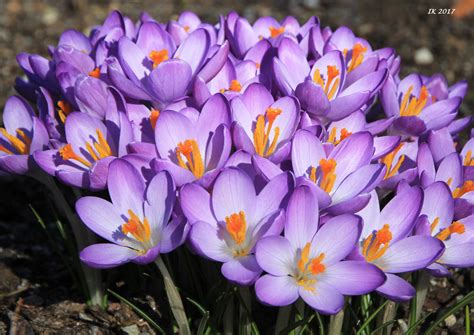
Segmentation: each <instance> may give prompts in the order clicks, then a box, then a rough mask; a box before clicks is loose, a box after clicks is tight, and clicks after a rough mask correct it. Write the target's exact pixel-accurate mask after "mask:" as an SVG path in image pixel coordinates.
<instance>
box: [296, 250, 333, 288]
mask: <svg viewBox="0 0 474 335" xmlns="http://www.w3.org/2000/svg"><path fill="white" fill-rule="evenodd" d="M310 250H311V243H306V244H305V246H304V247H303V249H302V250H301V255H300V259H299V260H298V262H297V263H296V266H297V268H298V272H299V273H298V274H297V275H296V280H297V284H298V285H300V286H302V287H303V288H304V289H306V290H309V291H314V286H313V284H314V283H315V282H316V279H315V278H314V277H312V276H315V275H318V274H320V273H323V272H324V271H325V270H326V266H325V265H324V264H323V260H324V258H325V257H326V255H325V254H324V253H323V252H322V253H320V254H319V256H317V257H314V258H311V259H310V258H309V253H310Z"/></svg>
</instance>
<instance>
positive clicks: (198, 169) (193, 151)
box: [176, 140, 204, 178]
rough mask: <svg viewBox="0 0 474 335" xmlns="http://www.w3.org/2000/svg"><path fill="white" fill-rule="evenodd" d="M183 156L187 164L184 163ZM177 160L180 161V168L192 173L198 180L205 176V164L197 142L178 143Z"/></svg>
mask: <svg viewBox="0 0 474 335" xmlns="http://www.w3.org/2000/svg"><path fill="white" fill-rule="evenodd" d="M181 155H183V156H184V158H186V160H187V163H185V162H184V160H183V157H181ZM176 158H177V159H178V164H179V166H181V167H182V168H184V169H186V170H189V171H191V172H192V174H193V175H194V176H195V177H196V178H201V177H202V175H203V174H204V163H203V161H202V157H201V152H200V151H199V147H198V144H197V142H196V141H195V140H186V141H184V142H180V143H178V146H177V148H176Z"/></svg>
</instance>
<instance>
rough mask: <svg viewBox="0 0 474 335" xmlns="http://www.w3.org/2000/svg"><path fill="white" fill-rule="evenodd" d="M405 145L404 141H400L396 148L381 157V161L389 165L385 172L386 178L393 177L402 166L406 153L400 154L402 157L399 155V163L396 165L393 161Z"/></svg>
mask: <svg viewBox="0 0 474 335" xmlns="http://www.w3.org/2000/svg"><path fill="white" fill-rule="evenodd" d="M403 145H404V143H400V144H399V145H398V146H397V147H396V148H395V149H393V150H392V151H391V152H390V153H388V154H387V155H385V157H384V158H382V159H381V162H382V163H383V164H385V166H386V167H387V172H385V178H384V179H388V178H390V177H393V176H394V175H395V174H396V173H397V172H398V170H399V169H400V167H401V166H402V163H403V161H404V160H405V155H400V157H398V161H397V163H396V164H395V165H394V166H393V161H394V159H395V156H396V155H397V153H398V152H399V151H400V149H401V148H402V147H403Z"/></svg>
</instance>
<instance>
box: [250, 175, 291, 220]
mask: <svg viewBox="0 0 474 335" xmlns="http://www.w3.org/2000/svg"><path fill="white" fill-rule="evenodd" d="M294 184H295V181H294V178H293V175H292V174H291V173H282V174H280V175H278V176H276V177H275V178H273V179H271V180H270V182H269V183H268V184H267V185H266V186H265V187H264V188H263V189H262V190H261V191H260V193H259V194H258V196H257V204H256V206H257V207H256V213H255V220H257V221H260V219H262V218H263V217H264V216H266V215H267V214H269V213H271V212H274V211H276V210H277V209H279V208H280V206H281V205H282V202H283V199H284V198H285V197H286V196H287V195H288V193H289V192H290V190H292V189H293V187H294Z"/></svg>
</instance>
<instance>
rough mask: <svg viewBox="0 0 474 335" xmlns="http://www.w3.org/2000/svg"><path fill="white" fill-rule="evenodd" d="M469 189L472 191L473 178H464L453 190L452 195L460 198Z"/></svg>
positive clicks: (473, 187)
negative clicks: (462, 182)
mask: <svg viewBox="0 0 474 335" xmlns="http://www.w3.org/2000/svg"><path fill="white" fill-rule="evenodd" d="M471 191H474V180H466V181H465V182H464V184H462V186H461V187H458V188H456V189H455V190H454V191H453V197H454V198H460V197H462V196H463V195H464V194H466V193H468V192H471Z"/></svg>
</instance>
